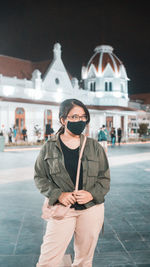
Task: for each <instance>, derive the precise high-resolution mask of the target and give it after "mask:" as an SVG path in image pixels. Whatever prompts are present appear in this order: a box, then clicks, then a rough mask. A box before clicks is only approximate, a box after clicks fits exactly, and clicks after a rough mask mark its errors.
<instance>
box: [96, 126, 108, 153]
mask: <svg viewBox="0 0 150 267" xmlns="http://www.w3.org/2000/svg"><path fill="white" fill-rule="evenodd" d="M107 138H108V131H107V129H106V127H105V125H103V126H102V128H100V131H99V133H98V141H99V142H100V144H101V145H102V147H103V148H104V150H105V152H106V153H107Z"/></svg>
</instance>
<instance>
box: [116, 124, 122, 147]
mask: <svg viewBox="0 0 150 267" xmlns="http://www.w3.org/2000/svg"><path fill="white" fill-rule="evenodd" d="M117 135H118V144H119V146H120V143H121V138H122V130H121V128H118V130H117Z"/></svg>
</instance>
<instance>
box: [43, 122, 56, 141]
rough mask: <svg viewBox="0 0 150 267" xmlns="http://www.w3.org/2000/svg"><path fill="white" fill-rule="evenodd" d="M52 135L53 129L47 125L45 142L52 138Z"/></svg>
mask: <svg viewBox="0 0 150 267" xmlns="http://www.w3.org/2000/svg"><path fill="white" fill-rule="evenodd" d="M53 135H54V130H53V128H52V127H51V126H50V125H49V124H47V125H46V133H45V141H47V140H48V139H49V138H50V136H53Z"/></svg>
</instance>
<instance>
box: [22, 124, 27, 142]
mask: <svg viewBox="0 0 150 267" xmlns="http://www.w3.org/2000/svg"><path fill="white" fill-rule="evenodd" d="M22 134H23V141H26V139H27V129H26V127H24V128H23V130H22Z"/></svg>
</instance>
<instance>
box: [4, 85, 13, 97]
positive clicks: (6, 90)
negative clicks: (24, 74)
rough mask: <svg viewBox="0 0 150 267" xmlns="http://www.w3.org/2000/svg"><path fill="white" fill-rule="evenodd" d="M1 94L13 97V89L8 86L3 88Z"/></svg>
mask: <svg viewBox="0 0 150 267" xmlns="http://www.w3.org/2000/svg"><path fill="white" fill-rule="evenodd" d="M3 94H4V95H5V96H9V95H13V94H14V87H13V86H10V85H6V86H5V85H4V86H3Z"/></svg>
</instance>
